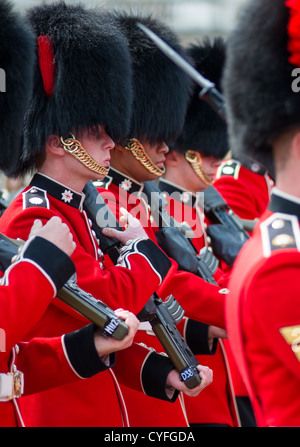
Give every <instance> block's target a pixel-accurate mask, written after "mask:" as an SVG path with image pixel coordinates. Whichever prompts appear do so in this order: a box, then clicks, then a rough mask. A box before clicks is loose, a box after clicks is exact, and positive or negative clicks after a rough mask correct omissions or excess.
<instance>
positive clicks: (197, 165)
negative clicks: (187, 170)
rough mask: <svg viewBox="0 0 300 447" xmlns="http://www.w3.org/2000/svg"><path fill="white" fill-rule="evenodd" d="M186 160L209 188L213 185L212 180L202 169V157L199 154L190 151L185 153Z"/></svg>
mask: <svg viewBox="0 0 300 447" xmlns="http://www.w3.org/2000/svg"><path fill="white" fill-rule="evenodd" d="M185 158H186V160H187V161H188V162H189V163H190V164H191V165H192V168H193V169H194V171H195V172H196V174H197V176H198V177H199V178H200V180H201V181H202V182H203V183H204V184H205V185H207V186H210V185H211V184H212V180H211V179H210V178H209V177H208V176H207V175H206V174H205V172H204V170H203V167H202V160H201V155H200V154H199V152H196V151H191V150H188V151H186V153H185Z"/></svg>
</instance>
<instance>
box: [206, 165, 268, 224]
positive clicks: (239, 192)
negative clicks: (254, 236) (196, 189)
mask: <svg viewBox="0 0 300 447" xmlns="http://www.w3.org/2000/svg"><path fill="white" fill-rule="evenodd" d="M256 167H257V169H255V168H256ZM213 184H214V187H215V188H216V189H217V190H218V191H219V193H220V194H221V195H222V197H223V198H224V200H225V202H226V203H227V204H228V206H229V207H230V208H231V209H232V210H233V211H234V212H235V214H237V215H238V216H239V217H240V218H241V219H249V220H253V219H256V218H258V217H260V216H261V215H262V213H263V212H264V211H265V210H266V208H267V206H268V203H269V201H270V192H271V189H272V187H273V181H272V180H271V178H270V177H269V176H268V174H267V172H266V171H265V170H262V169H261V168H260V166H259V165H257V164H256V163H253V164H252V165H247V167H246V166H243V165H242V164H241V163H240V162H239V161H236V160H227V161H224V162H223V163H222V164H221V165H220V167H219V168H218V171H217V174H216V179H215V181H214V183H213Z"/></svg>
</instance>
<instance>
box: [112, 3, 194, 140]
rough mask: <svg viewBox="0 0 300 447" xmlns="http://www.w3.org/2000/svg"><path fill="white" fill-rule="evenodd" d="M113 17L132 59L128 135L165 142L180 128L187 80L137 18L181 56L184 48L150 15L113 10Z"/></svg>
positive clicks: (164, 26)
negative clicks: (130, 113)
mask: <svg viewBox="0 0 300 447" xmlns="http://www.w3.org/2000/svg"><path fill="white" fill-rule="evenodd" d="M114 17H115V18H116V19H117V21H118V23H119V24H120V25H121V27H122V29H123V31H124V34H125V36H126V37H127V39H128V43H129V48H130V54H131V60H132V69H133V88H134V100H133V108H132V120H131V127H130V138H137V139H139V138H141V137H144V138H146V139H147V140H149V141H150V142H152V143H153V142H157V141H165V142H167V143H169V142H170V141H171V140H173V139H175V138H176V137H177V136H178V133H179V132H180V131H181V129H182V126H183V122H184V116H185V113H186V107H187V101H188V98H189V96H190V92H191V82H190V79H189V78H188V77H187V76H186V75H185V73H184V72H183V71H182V70H181V69H180V68H178V67H177V66H176V65H175V64H174V63H173V62H172V61H170V60H169V59H168V58H167V57H166V56H165V55H164V54H163V53H162V52H161V51H160V50H159V49H158V48H157V47H156V46H155V45H154V43H153V42H152V41H151V40H149V38H148V37H147V36H146V35H145V34H144V32H143V31H141V30H140V28H138V26H137V25H136V24H137V22H139V23H142V24H143V25H145V26H146V27H148V28H149V29H151V30H152V31H153V32H154V33H156V34H157V35H158V36H159V37H160V38H161V39H163V40H164V41H165V42H166V43H168V44H169V45H170V46H171V47H172V48H173V49H174V50H175V51H176V52H177V53H179V54H181V55H182V56H185V54H184V53H185V52H184V49H183V47H182V45H181V44H180V42H179V38H178V36H177V35H176V34H175V33H174V32H173V30H171V29H170V28H169V27H168V26H166V25H165V24H163V23H162V22H160V21H159V20H158V19H156V18H153V16H152V15H143V14H139V13H137V14H129V13H126V12H124V11H115V12H114Z"/></svg>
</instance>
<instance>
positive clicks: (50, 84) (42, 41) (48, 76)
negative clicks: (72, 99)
mask: <svg viewBox="0 0 300 447" xmlns="http://www.w3.org/2000/svg"><path fill="white" fill-rule="evenodd" d="M37 40H38V55H39V66H40V71H41V75H42V79H43V84H44V90H45V93H46V95H47V96H48V98H49V97H50V96H51V95H52V92H53V88H54V76H55V59H54V53H53V44H52V41H51V39H50V37H49V36H47V35H43V36H39V37H38V39H37Z"/></svg>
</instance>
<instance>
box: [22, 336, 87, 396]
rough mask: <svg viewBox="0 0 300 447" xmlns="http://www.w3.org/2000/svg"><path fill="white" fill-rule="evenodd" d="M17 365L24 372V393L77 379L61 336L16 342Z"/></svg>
mask: <svg viewBox="0 0 300 447" xmlns="http://www.w3.org/2000/svg"><path fill="white" fill-rule="evenodd" d="M18 346H19V348H20V353H19V355H18V358H17V367H18V369H19V370H20V371H22V372H23V374H24V378H25V380H24V393H25V394H32V393H38V392H41V391H44V390H47V389H50V388H53V387H56V386H61V385H64V384H66V383H70V382H74V381H76V380H79V379H80V377H79V376H78V375H77V374H76V372H75V371H74V370H73V369H72V367H71V366H70V364H69V362H68V360H67V357H66V355H65V352H64V347H63V344H62V337H54V338H36V339H33V340H31V341H30V342H28V343H18Z"/></svg>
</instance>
